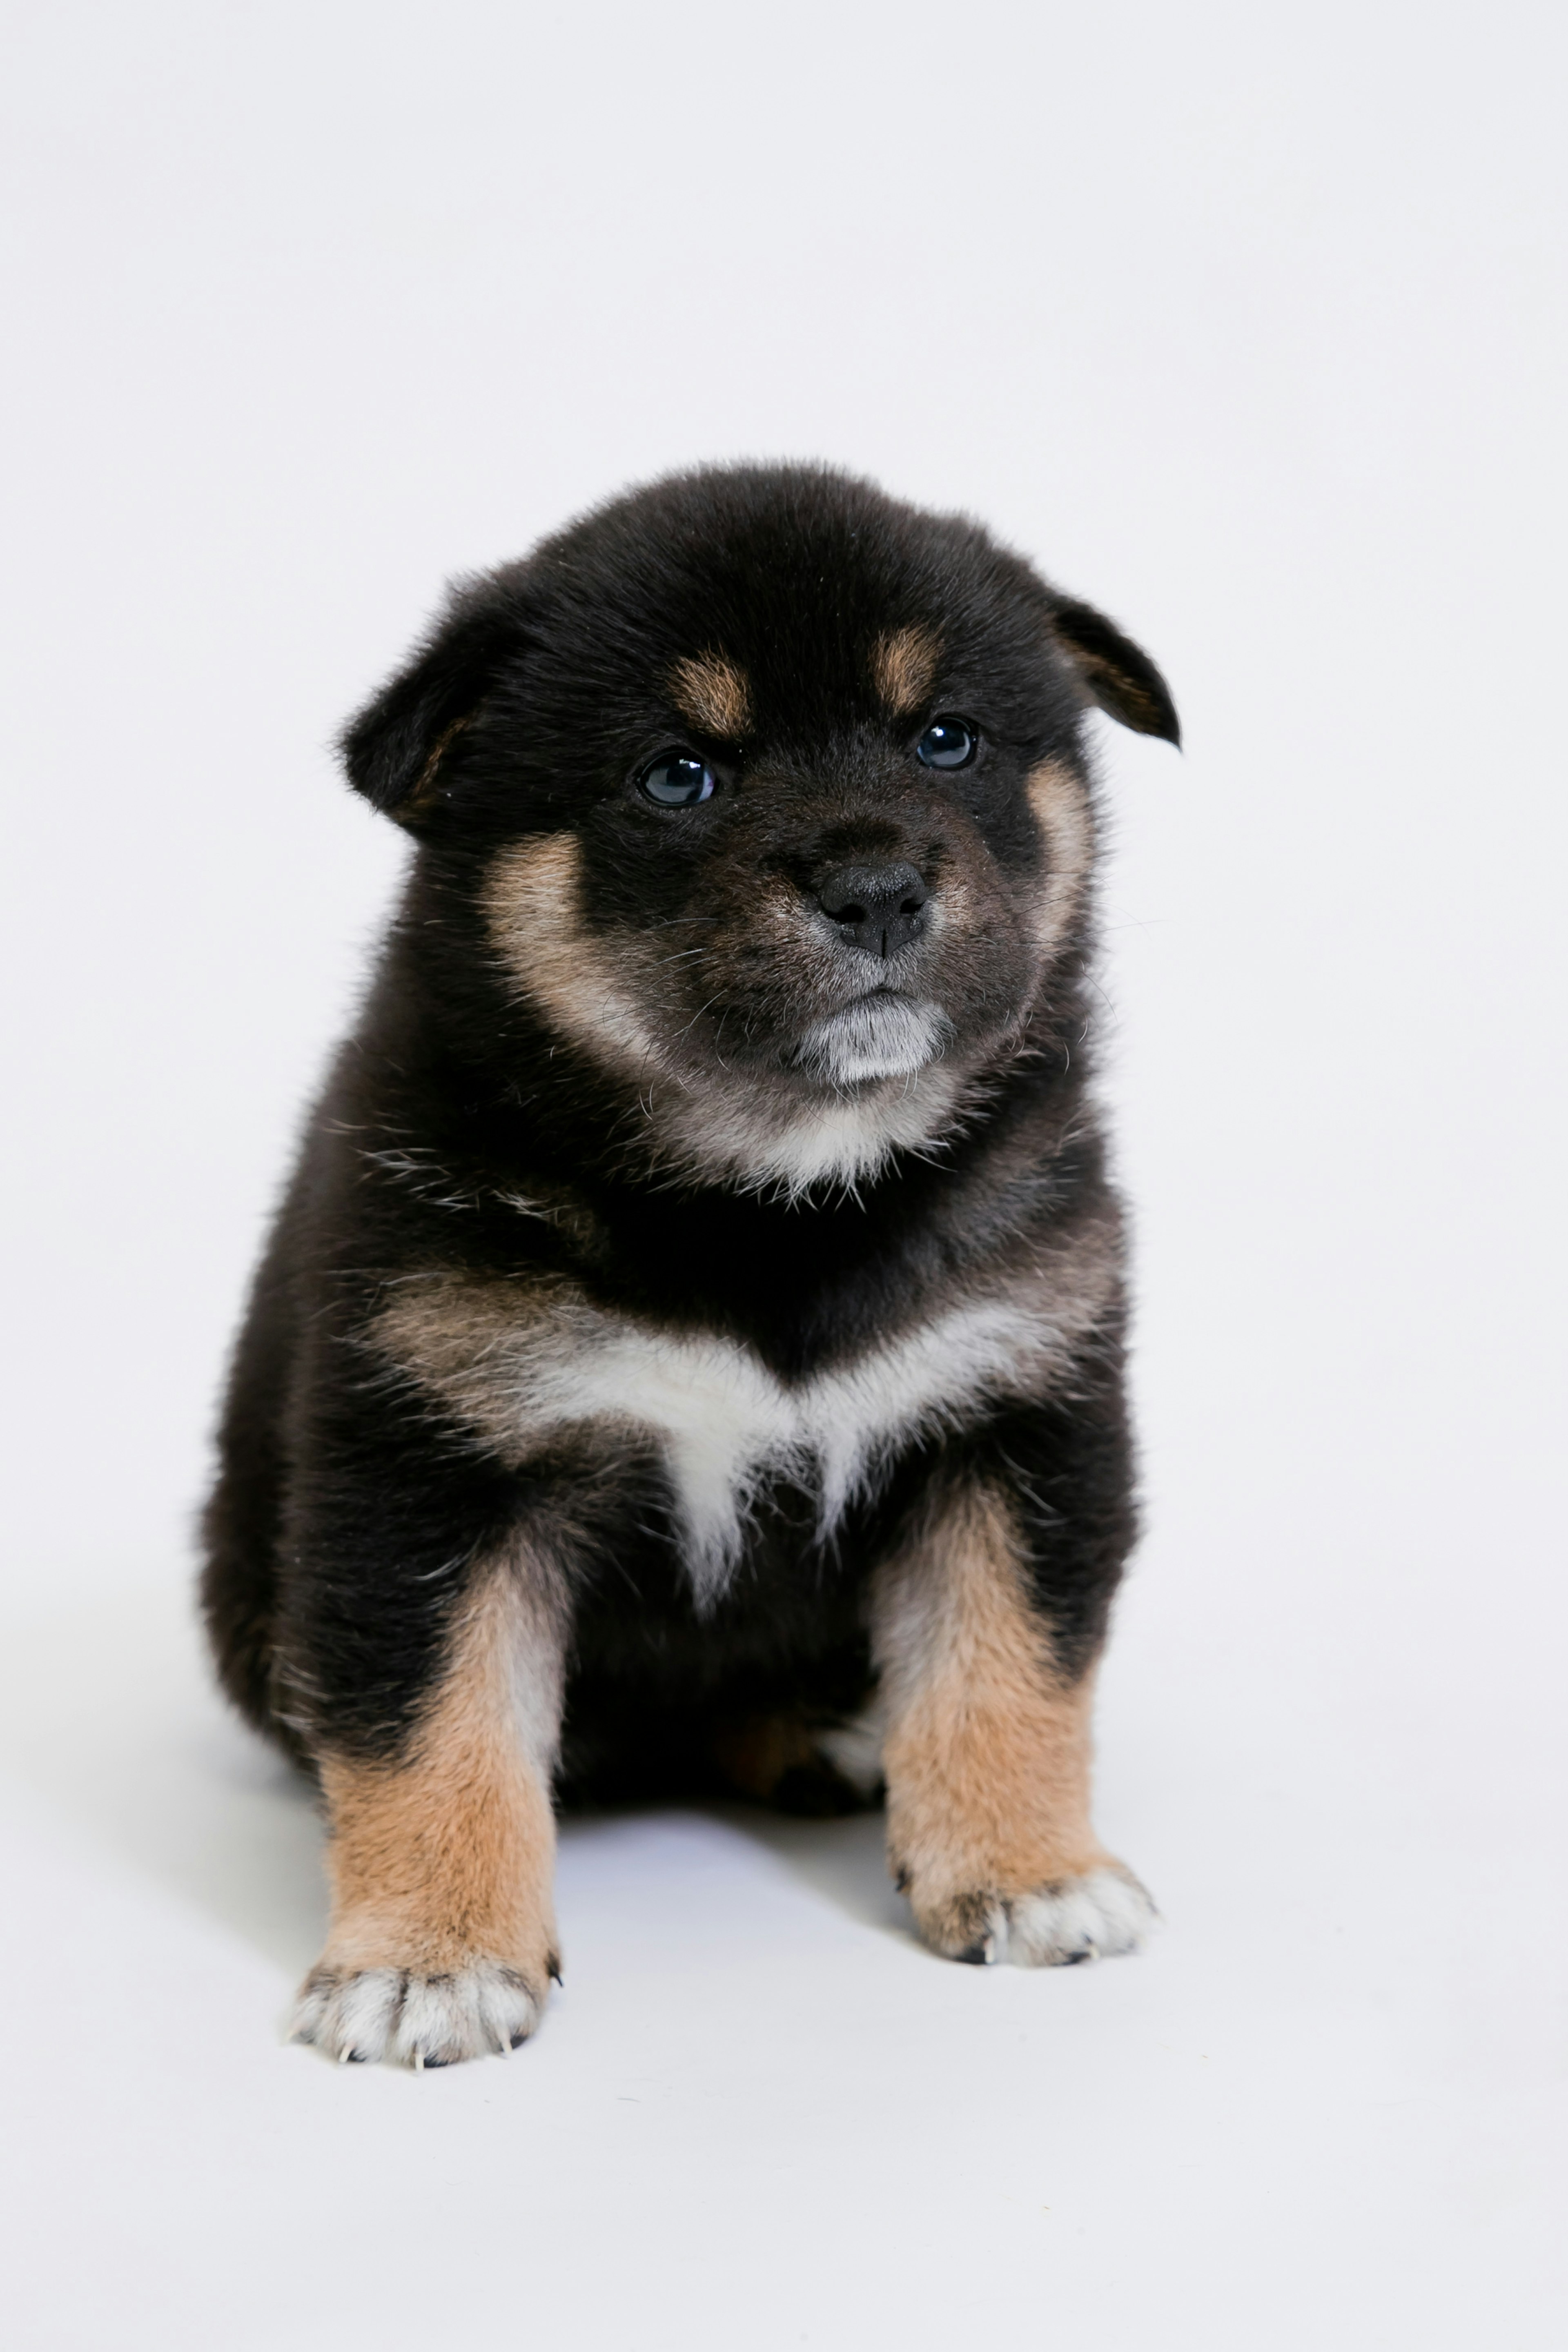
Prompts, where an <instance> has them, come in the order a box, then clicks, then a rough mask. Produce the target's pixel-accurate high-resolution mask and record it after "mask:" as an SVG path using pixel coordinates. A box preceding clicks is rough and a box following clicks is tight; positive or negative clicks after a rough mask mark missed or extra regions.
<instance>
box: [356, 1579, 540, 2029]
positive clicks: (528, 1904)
mask: <svg viewBox="0 0 1568 2352" xmlns="http://www.w3.org/2000/svg"><path fill="white" fill-rule="evenodd" d="M526 1617H527V1611H526V1609H525V1607H524V1604H523V1602H522V1599H521V1594H520V1592H519V1591H518V1590H517V1587H516V1586H515V1584H514V1583H513V1581H512V1580H511V1579H510V1578H509V1577H506V1576H504V1575H497V1576H496V1577H495V1578H494V1579H493V1580H491V1582H490V1583H489V1587H488V1588H487V1589H486V1590H484V1591H481V1593H480V1595H479V1599H478V1601H477V1602H476V1604H475V1606H474V1607H473V1609H472V1610H471V1612H469V1615H468V1620H467V1622H466V1623H465V1625H464V1627H463V1629H462V1632H461V1633H460V1635H459V1637H458V1642H457V1643H456V1645H455V1647H454V1652H453V1656H452V1662H451V1665H450V1667H449V1669H448V1671H447V1675H446V1677H445V1680H444V1682H443V1685H442V1687H441V1690H440V1692H439V1694H438V1696H437V1700H436V1702H435V1704H434V1706H432V1707H431V1708H430V1710H429V1712H428V1713H427V1715H426V1718H425V1721H424V1724H423V1726H422V1727H421V1730H420V1733H419V1736H418V1738H417V1739H416V1743H415V1746H414V1749H413V1751H412V1754H411V1755H410V1756H409V1758H408V1759H406V1760H405V1761H404V1762H401V1763H398V1764H395V1765H386V1764H362V1763H356V1762H353V1761H351V1760H350V1759H346V1758H343V1757H337V1756H328V1757H327V1758H325V1759H324V1760H323V1762H322V1766H321V1780H322V1786H323V1788H324V1790H325V1793H326V1798H327V1804H328V1809H329V1813H330V1817H331V1845H330V1847H329V1850H328V1869H329V1873H330V1875H331V1885H332V1925H331V1934H330V1936H329V1937H328V1940H327V1948H326V1950H325V1952H324V1953H323V1954H322V1965H323V1966H324V1967H325V1968H327V1969H341V1970H344V1971H349V1970H353V1969H382V1968H400V1969H411V1970H413V1971H416V1972H417V1973H419V1974H421V1975H432V1974H437V1975H438V1974H440V1973H442V1972H443V1971H445V1970H452V1969H459V1968H461V1967H463V1966H465V1965H466V1964H467V1963H468V1962H469V1961H471V1960H474V1959H476V1958H487V1959H491V1960H497V1961H500V1962H501V1963H503V1964H504V1965H507V1966H510V1967H513V1968H516V1969H519V1970H520V1971H521V1973H522V1975H523V1976H524V1977H525V1978H526V1979H528V1982H529V1985H530V1989H531V1990H532V1991H533V1992H534V1993H535V1994H536V1995H537V1996H538V1997H539V1998H540V1999H541V2000H542V1998H543V1996H544V1992H545V1990H546V1985H545V1979H546V1977H547V1976H548V1975H549V1973H550V1970H551V1968H552V1965H554V1958H555V1925H554V1914H553V1907H552V1888H551V1879H552V1866H553V1861H554V1853H555V1823H554V1818H553V1815H552V1810H551V1802H550V1788H549V1770H550V1760H551V1758H552V1753H553V1746H554V1734H553V1729H552V1726H551V1722H550V1718H551V1717H552V1716H553V1717H554V1719H555V1720H556V1721H558V1720H559V1711H560V1676H561V1665H560V1659H561V1643H560V1637H559V1634H558V1633H556V1631H555V1630H554V1628H553V1627H552V1625H551V1624H549V1623H548V1622H535V1623H533V1624H531V1625H530V1624H529V1623H527V1622H520V1621H525V1620H526ZM530 1645H531V1646H530ZM520 1648H526V1649H527V1650H528V1656H527V1661H526V1665H525V1672H524V1680H525V1682H526V1681H527V1680H528V1679H529V1678H530V1677H531V1682H532V1684H533V1685H534V1687H533V1689H532V1692H531V1699H532V1705H531V1706H530V1705H529V1704H528V1703H527V1699H528V1696H530V1695H529V1694H527V1693H525V1703H524V1705H523V1706H521V1709H520V1706H519V1703H518V1702H519V1693H518V1688H517V1684H518V1680H519V1676H518V1673H517V1667H516V1661H517V1658H518V1654H519V1652H520ZM530 1717H532V1722H531V1721H530ZM530 1750H531V1751H532V1752H530Z"/></svg>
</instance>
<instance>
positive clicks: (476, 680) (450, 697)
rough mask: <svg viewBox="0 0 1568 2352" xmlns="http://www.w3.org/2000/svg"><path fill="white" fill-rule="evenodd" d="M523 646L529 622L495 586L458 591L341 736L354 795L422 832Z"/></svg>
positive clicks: (339, 745)
mask: <svg viewBox="0 0 1568 2352" xmlns="http://www.w3.org/2000/svg"><path fill="white" fill-rule="evenodd" d="M523 641H524V631H523V625H522V620H521V614H519V613H517V612H516V611H513V610H511V609H510V608H509V606H508V604H505V603H503V602H501V601H500V600H498V598H497V597H496V594H495V592H494V590H493V589H491V588H490V587H489V583H475V585H474V587H472V588H470V589H461V588H460V589H458V591H457V592H456V593H454V595H453V598H452V601H451V604H450V605H449V607H448V609H447V614H446V616H445V618H444V619H443V620H441V621H440V622H438V623H437V626H436V627H435V629H434V630H433V631H432V632H431V634H430V635H429V636H428V637H427V638H426V641H425V643H424V645H423V646H420V648H419V650H418V651H417V652H416V654H415V656H414V658H413V659H412V661H410V662H409V663H408V664H407V665H406V667H405V668H403V669H400V670H399V671H398V673H397V675H396V677H393V678H390V679H389V680H388V682H387V683H386V685H385V686H384V687H383V688H382V689H381V691H380V693H379V694H377V695H374V696H373V698H371V700H370V701H369V702H367V703H366V704H365V707H364V709H363V710H362V711H361V712H360V713H359V714H358V716H357V717H356V718H354V719H350V721H349V723H348V725H347V726H346V727H345V728H344V730H343V731H342V734H341V735H340V736H339V738H338V749H339V750H340V751H341V752H342V757H343V765H344V767H345V768H346V769H347V770H348V777H349V782H350V783H351V784H353V788H354V790H355V791H356V792H360V793H363V794H364V796H365V798H366V800H367V801H370V802H371V803H373V804H374V806H375V807H376V808H378V809H384V811H385V812H386V814H387V815H388V816H393V817H395V818H396V819H397V821H398V823H399V824H417V823H418V821H419V819H420V818H421V817H422V816H424V815H426V814H428V812H429V811H430V810H431V809H432V808H433V807H434V806H435V805H436V803H437V799H438V797H439V793H440V772H441V767H442V762H443V761H444V758H445V756H446V753H447V751H448V749H449V748H450V746H451V745H452V744H453V743H454V742H455V741H456V740H457V738H458V736H459V735H460V734H461V733H462V731H463V730H464V729H465V727H467V726H468V722H469V721H470V719H472V718H473V717H474V714H475V712H476V711H477V710H478V709H479V705H480V703H481V702H482V701H483V700H484V698H485V695H486V693H487V692H488V691H489V688H490V686H491V685H492V684H493V683H494V680H495V677H496V674H497V672H498V670H499V669H500V666H501V664H502V662H503V661H504V660H505V659H506V656H508V655H509V654H511V653H516V652H518V651H519V650H520V649H521V646H522V644H523Z"/></svg>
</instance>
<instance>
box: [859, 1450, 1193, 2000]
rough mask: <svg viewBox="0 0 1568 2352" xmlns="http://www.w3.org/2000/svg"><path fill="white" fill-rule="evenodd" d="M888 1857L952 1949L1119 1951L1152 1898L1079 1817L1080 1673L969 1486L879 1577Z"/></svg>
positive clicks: (1084, 1810)
mask: <svg viewBox="0 0 1568 2352" xmlns="http://www.w3.org/2000/svg"><path fill="white" fill-rule="evenodd" d="M872 1638H873V1645H874V1649H875V1652H876V1656H877V1663H878V1665H879V1670H880V1674H881V1680H882V1696H883V1702H884V1705H885V1707H886V1711H887V1718H888V1729H887V1734H886V1738H885V1741H884V1746H883V1751H882V1755H883V1766H884V1769H885V1771H886V1774H887V1781H888V1852H889V1863H890V1864H891V1866H892V1868H893V1871H894V1874H895V1875H896V1876H897V1878H898V1881H899V1884H900V1886H901V1887H903V1888H904V1890H905V1891H906V1893H907V1894H908V1895H909V1897H910V1902H911V1904H912V1905H913V1906H914V1913H915V1917H916V1920H917V1922H918V1924H919V1927H920V1930H921V1935H922V1936H923V1937H925V1939H926V1941H927V1942H928V1943H929V1944H931V1946H932V1948H934V1949H935V1950H937V1951H939V1952H942V1953H945V1954H946V1955H947V1956H948V1957H949V1958H952V1959H966V1960H981V1959H1001V1958H1009V1959H1014V1960H1018V1961H1022V1962H1025V1963H1028V1964H1034V1963H1039V1962H1043V1961H1062V1960H1074V1959H1086V1958H1089V1957H1091V1956H1092V1955H1093V1954H1094V1953H1097V1952H1111V1951H1126V1950H1130V1949H1131V1948H1133V1946H1134V1945H1136V1944H1137V1943H1138V1942H1139V1941H1141V1940H1142V1935H1143V1933H1144V1931H1145V1930H1146V1928H1147V1926H1148V1924H1149V1922H1150V1920H1151V1918H1152V1905H1151V1904H1150V1902H1149V1898H1148V1896H1147V1895H1145V1894H1144V1892H1143V1890H1142V1887H1141V1886H1139V1885H1138V1883H1137V1881H1136V1880H1135V1879H1134V1878H1132V1877H1131V1875H1130V1874H1129V1873H1128V1872H1127V1871H1126V1870H1125V1869H1124V1868H1123V1867H1122V1865H1121V1864H1120V1863H1118V1862H1116V1861H1115V1860H1113V1858H1112V1857H1111V1856H1110V1854H1108V1853H1106V1852H1105V1849H1104V1848H1103V1847H1102V1846H1101V1845H1100V1841H1099V1840H1098V1838H1097V1837H1096V1836H1095V1834H1094V1830H1093V1827H1092V1825H1091V1822H1090V1820H1089V1765H1090V1738H1089V1715H1090V1707H1091V1703H1092V1697H1093V1677H1092V1675H1083V1676H1081V1677H1079V1679H1078V1680H1077V1681H1068V1679H1067V1678H1066V1677H1065V1676H1064V1675H1062V1674H1061V1672H1060V1670H1059V1668H1058V1666H1057V1664H1056V1663H1055V1661H1054V1659H1053V1656H1052V1653H1051V1646H1050V1637H1049V1632H1048V1629H1047V1626H1046V1625H1045V1623H1044V1622H1043V1621H1042V1620H1041V1618H1040V1617H1039V1615H1038V1614H1037V1612H1036V1611H1035V1609H1034V1608H1033V1607H1032V1605H1031V1603H1030V1601H1029V1598H1028V1588H1027V1583H1026V1574H1025V1568H1024V1561H1023V1555H1022V1548H1021V1546H1020V1544H1019V1541H1018V1537H1017V1533H1016V1523H1015V1521H1014V1518H1013V1515H1012V1511H1011V1508H1010V1506H1009V1505H1008V1503H1007V1502H1006V1500H1005V1497H1004V1496H1001V1495H1000V1494H998V1493H996V1492H994V1490H992V1489H991V1488H989V1487H985V1486H965V1487H963V1488H961V1489H959V1490H957V1491H956V1492H955V1493H953V1494H952V1495H951V1496H948V1497H947V1498H946V1499H945V1500H944V1501H943V1503H942V1505H941V1506H940V1507H938V1508H937V1510H936V1511H935V1513H934V1514H933V1516H932V1517H931V1521H930V1522H929V1524H928V1525H927V1527H926V1528H925V1529H924V1531H923V1532H922V1534H921V1537H920V1538H919V1539H918V1540H917V1541H915V1542H914V1543H912V1544H911V1545H910V1547H909V1548H907V1549H905V1550H904V1551H903V1552H902V1553H901V1554H900V1556H899V1557H898V1558H896V1559H893V1560H891V1561H890V1562H889V1564H888V1565H887V1566H886V1567H885V1568H884V1569H883V1570H881V1571H880V1573H879V1576H878V1578H877V1580H876V1582H875V1584H874V1587H873V1591H872Z"/></svg>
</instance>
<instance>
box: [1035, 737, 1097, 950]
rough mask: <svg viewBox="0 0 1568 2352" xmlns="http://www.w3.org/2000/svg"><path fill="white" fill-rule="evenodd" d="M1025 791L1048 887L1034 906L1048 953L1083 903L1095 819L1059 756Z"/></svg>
mask: <svg viewBox="0 0 1568 2352" xmlns="http://www.w3.org/2000/svg"><path fill="white" fill-rule="evenodd" d="M1026 790H1027V792H1028V795H1029V806H1030V807H1031V808H1032V809H1033V810H1034V813H1035V818H1036V822H1037V824H1038V825H1039V828H1040V831H1041V833H1042V834H1043V835H1044V836H1045V845H1046V886H1045V889H1044V891H1043V892H1042V893H1041V895H1040V898H1039V899H1038V901H1037V906H1036V908H1035V921H1034V929H1035V938H1036V941H1037V945H1038V947H1039V949H1040V950H1041V952H1042V954H1044V955H1047V956H1049V955H1051V954H1053V953H1054V952H1055V951H1056V950H1057V949H1058V947H1059V946H1060V945H1061V942H1062V940H1063V939H1064V938H1065V937H1066V935H1067V933H1068V929H1069V928H1070V927H1071V925H1072V923H1073V921H1074V919H1076V917H1077V916H1078V914H1079V909H1080V908H1081V907H1082V905H1083V898H1084V892H1085V890H1086V889H1087V888H1088V887H1089V874H1090V871H1091V870H1092V867H1093V865H1094V818H1093V815H1092V813H1091V811H1090V808H1089V794H1088V792H1087V791H1086V789H1085V787H1084V783H1083V780H1082V778H1081V777H1079V776H1077V775H1075V774H1074V772H1073V771H1072V770H1071V769H1070V768H1069V767H1068V766H1066V765H1065V764H1064V763H1063V762H1062V761H1058V760H1044V761H1041V763H1040V765H1039V766H1038V767H1037V768H1036V769H1035V770H1034V771H1033V772H1032V773H1031V774H1030V776H1029V778H1028V780H1027V784H1026Z"/></svg>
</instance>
